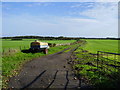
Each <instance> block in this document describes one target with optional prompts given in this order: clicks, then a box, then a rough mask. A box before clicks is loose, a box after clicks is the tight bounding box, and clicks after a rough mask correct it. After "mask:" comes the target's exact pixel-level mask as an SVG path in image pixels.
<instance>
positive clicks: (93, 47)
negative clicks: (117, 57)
mask: <svg viewBox="0 0 120 90" xmlns="http://www.w3.org/2000/svg"><path fill="white" fill-rule="evenodd" d="M86 41H87V44H86V46H85V47H84V49H86V50H88V51H89V52H91V53H97V51H104V52H112V53H118V50H120V49H118V48H119V47H118V44H119V41H118V40H86Z"/></svg>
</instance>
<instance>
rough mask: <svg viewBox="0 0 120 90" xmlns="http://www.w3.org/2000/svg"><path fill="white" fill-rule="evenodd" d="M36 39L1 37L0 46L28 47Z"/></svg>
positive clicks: (65, 41) (52, 41)
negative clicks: (0, 42)
mask: <svg viewBox="0 0 120 90" xmlns="http://www.w3.org/2000/svg"><path fill="white" fill-rule="evenodd" d="M35 40H36V39H23V40H18V41H17V40H11V39H6V40H5V39H3V40H2V48H3V49H9V48H16V49H17V48H20V47H22V48H24V47H26V48H29V47H30V43H31V42H33V41H35ZM41 41H42V42H48V43H56V44H60V43H62V44H63V43H72V42H75V40H41Z"/></svg>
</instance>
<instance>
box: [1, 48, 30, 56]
mask: <svg viewBox="0 0 120 90" xmlns="http://www.w3.org/2000/svg"><path fill="white" fill-rule="evenodd" d="M24 49H29V47H27V46H19V47H15V48H14V47H13V48H2V52H1V55H3V56H4V55H10V54H12V53H16V52H18V51H21V50H24Z"/></svg>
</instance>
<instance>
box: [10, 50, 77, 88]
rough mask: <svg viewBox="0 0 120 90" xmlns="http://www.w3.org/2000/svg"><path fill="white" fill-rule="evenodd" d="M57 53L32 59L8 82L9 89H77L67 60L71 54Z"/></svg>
mask: <svg viewBox="0 0 120 90" xmlns="http://www.w3.org/2000/svg"><path fill="white" fill-rule="evenodd" d="M74 50H75V48H74V49H71V50H70V51H69V52H64V51H61V52H58V53H56V54H52V55H47V56H44V57H41V58H37V59H34V60H32V61H30V62H28V63H26V64H25V65H24V66H23V69H22V70H21V72H20V73H19V74H18V75H17V76H15V77H12V78H11V79H10V81H9V88H21V89H26V88H44V89H46V90H47V89H49V88H63V89H64V90H66V89H68V88H73V89H75V88H77V87H79V80H77V79H74V73H73V71H72V69H71V66H70V64H68V60H69V59H70V57H71V55H72V52H73V51H74Z"/></svg>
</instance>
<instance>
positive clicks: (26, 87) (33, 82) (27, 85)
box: [21, 70, 46, 90]
mask: <svg viewBox="0 0 120 90" xmlns="http://www.w3.org/2000/svg"><path fill="white" fill-rule="evenodd" d="M45 72H46V70H44V71H43V72H42V73H40V74H39V75H38V76H37V77H36V78H35V79H34V80H33V81H32V82H30V83H29V84H27V85H26V86H24V87H23V88H21V90H23V89H25V88H27V87H29V86H30V85H32V84H33V83H34V82H35V81H37V79H38V78H40V77H41V76H42V75H43V74H44V73H45Z"/></svg>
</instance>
